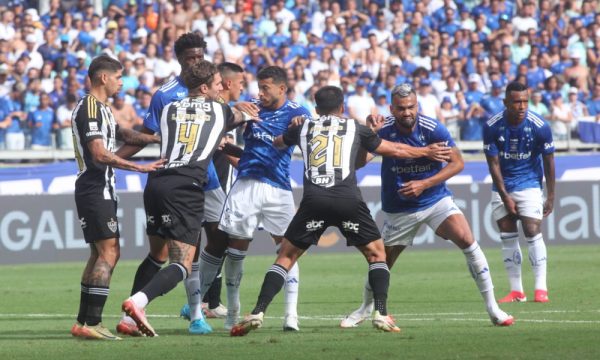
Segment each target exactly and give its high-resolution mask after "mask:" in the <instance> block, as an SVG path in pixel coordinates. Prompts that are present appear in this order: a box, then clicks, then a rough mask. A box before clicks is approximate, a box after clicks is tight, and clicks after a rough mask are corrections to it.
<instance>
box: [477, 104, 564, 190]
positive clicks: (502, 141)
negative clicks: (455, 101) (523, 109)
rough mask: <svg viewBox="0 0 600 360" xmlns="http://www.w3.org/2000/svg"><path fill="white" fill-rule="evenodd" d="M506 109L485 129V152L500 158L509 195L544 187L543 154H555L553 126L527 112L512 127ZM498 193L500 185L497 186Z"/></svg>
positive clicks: (487, 123) (492, 118)
mask: <svg viewBox="0 0 600 360" xmlns="http://www.w3.org/2000/svg"><path fill="white" fill-rule="evenodd" d="M505 112H506V110H504V111H501V112H499V113H498V114H496V115H494V116H492V117H491V118H490V119H489V120H488V121H487V122H486V123H485V125H484V126H483V151H484V152H485V154H486V155H488V156H498V158H499V162H500V172H501V173H502V178H503V180H504V187H505V188H506V191H508V192H514V191H519V190H523V189H529V188H540V189H541V188H542V178H543V169H542V157H541V156H542V155H549V154H552V153H554V142H553V141H552V131H551V130H550V125H548V123H547V122H546V121H544V119H543V118H542V117H541V116H540V115H538V114H536V113H534V112H532V111H527V114H526V115H525V119H524V120H523V121H522V122H521V123H520V124H519V125H517V126H511V125H509V124H508V121H507V119H506V115H505ZM493 190H494V191H496V190H497V189H496V186H495V185H494V186H493Z"/></svg>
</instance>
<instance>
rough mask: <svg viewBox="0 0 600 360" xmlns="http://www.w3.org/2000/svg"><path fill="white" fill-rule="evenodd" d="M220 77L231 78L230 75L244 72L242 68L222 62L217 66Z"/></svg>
mask: <svg viewBox="0 0 600 360" xmlns="http://www.w3.org/2000/svg"><path fill="white" fill-rule="evenodd" d="M217 68H218V69H219V72H220V73H221V77H227V76H231V75H232V74H240V73H243V72H244V68H242V67H241V66H239V65H238V64H234V63H232V62H223V63H220V64H219V65H217Z"/></svg>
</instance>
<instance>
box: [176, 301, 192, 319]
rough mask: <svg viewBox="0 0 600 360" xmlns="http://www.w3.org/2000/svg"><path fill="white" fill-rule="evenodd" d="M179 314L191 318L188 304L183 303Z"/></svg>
mask: <svg viewBox="0 0 600 360" xmlns="http://www.w3.org/2000/svg"><path fill="white" fill-rule="evenodd" d="M179 316H180V317H182V318H184V319H186V320H188V321H189V320H191V318H192V316H191V315H190V306H189V305H188V304H185V305H183V306H182V307H181V310H180V311H179Z"/></svg>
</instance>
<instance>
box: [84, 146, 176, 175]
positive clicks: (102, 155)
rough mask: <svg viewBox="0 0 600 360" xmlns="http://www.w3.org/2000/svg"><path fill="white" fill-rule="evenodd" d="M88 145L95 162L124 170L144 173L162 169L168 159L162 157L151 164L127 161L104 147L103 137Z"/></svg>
mask: <svg viewBox="0 0 600 360" xmlns="http://www.w3.org/2000/svg"><path fill="white" fill-rule="evenodd" d="M87 146H88V149H89V150H90V153H91V154H92V158H93V159H94V161H95V162H98V163H100V164H104V165H108V166H112V167H115V168H119V169H123V170H131V171H138V172H143V173H146V172H151V171H155V170H158V169H161V168H162V167H163V166H164V164H165V161H166V160H164V159H160V160H157V161H154V162H151V163H149V164H136V163H134V162H131V161H127V160H125V159H123V158H121V157H119V156H117V155H115V154H113V153H111V152H110V151H108V150H107V149H106V148H105V147H104V142H103V141H102V139H93V140H91V141H89V142H88V143H87Z"/></svg>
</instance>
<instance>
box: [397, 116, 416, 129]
mask: <svg viewBox="0 0 600 360" xmlns="http://www.w3.org/2000/svg"><path fill="white" fill-rule="evenodd" d="M416 122H417V117H416V116H404V117H396V125H398V126H399V127H400V128H402V129H405V130H412V128H413V126H415V123H416Z"/></svg>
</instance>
